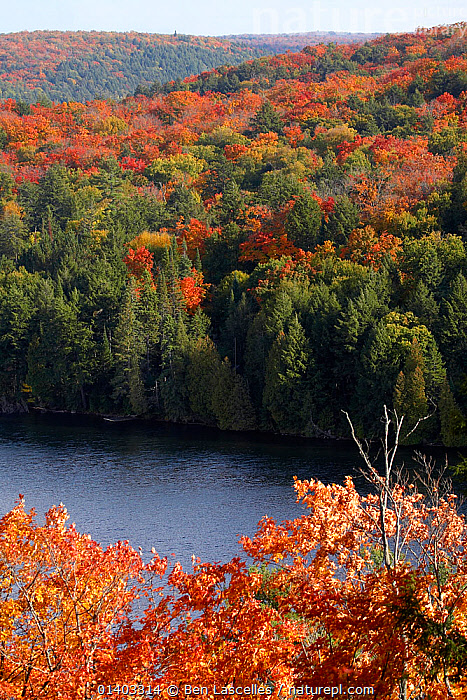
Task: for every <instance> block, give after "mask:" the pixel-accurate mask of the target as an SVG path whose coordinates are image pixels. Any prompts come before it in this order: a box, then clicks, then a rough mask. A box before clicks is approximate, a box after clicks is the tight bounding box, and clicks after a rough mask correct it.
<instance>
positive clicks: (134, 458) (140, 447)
mask: <svg viewBox="0 0 467 700" xmlns="http://www.w3.org/2000/svg"><path fill="white" fill-rule="evenodd" d="M409 454H411V452H410V453H409ZM358 464H359V456H358V454H357V450H356V448H355V447H354V445H353V443H352V442H346V441H342V442H329V441H319V440H304V439H299V438H281V437H276V436H271V435H266V434H248V433H240V434H239V433H222V432H220V431H217V430H214V429H212V430H211V429H208V428H203V427H198V426H176V425H167V424H160V423H155V422H154V423H153V422H151V423H149V422H142V421H141V422H140V421H135V422H129V423H107V422H105V421H104V420H102V419H99V418H86V417H85V418H83V417H82V416H80V417H77V416H66V415H40V414H39V415H35V414H34V415H19V416H4V417H3V416H2V417H1V418H0V479H1V485H2V486H1V489H0V512H1V514H2V515H3V514H4V513H6V512H7V511H9V510H11V508H12V507H13V505H14V501H15V499H17V498H18V494H20V493H22V494H24V496H25V500H26V508H27V509H28V510H29V509H30V508H34V509H35V510H36V512H37V516H38V520H39V522H43V516H44V513H45V511H46V510H47V509H48V508H49V507H50V506H51V505H52V504H58V503H60V502H62V503H64V505H65V506H66V508H67V509H68V512H69V514H70V520H71V521H72V522H75V523H76V527H77V529H78V531H80V532H86V533H89V534H90V535H91V537H92V538H93V539H95V540H97V541H98V542H101V543H102V545H103V546H106V545H108V544H110V543H113V542H116V541H117V540H129V542H130V544H131V545H132V546H133V547H135V548H137V547H141V549H142V550H143V555H144V559H145V560H148V559H149V558H150V550H151V547H154V548H155V549H156V551H157V552H158V553H159V554H160V555H161V556H166V555H171V554H173V555H174V557H175V559H176V560H178V561H180V562H181V563H182V565H183V566H190V564H191V556H192V555H193V554H194V555H196V556H199V557H200V558H201V559H202V561H222V562H223V561H227V560H228V559H230V558H231V557H233V556H236V555H239V554H242V549H241V547H240V545H239V544H238V538H239V536H240V535H243V534H244V535H249V536H252V535H253V534H254V533H255V531H256V526H257V523H258V521H259V520H260V519H261V518H262V517H263V516H264V515H268V516H271V517H273V518H274V519H276V521H282V520H285V519H291V518H294V517H297V516H299V515H300V514H301V513H303V512H304V509H303V507H302V506H300V505H299V504H297V503H296V502H295V492H294V491H293V488H292V484H293V476H294V475H296V476H298V477H299V478H300V479H309V478H315V479H320V480H321V481H323V482H324V483H329V482H333V481H334V482H342V480H343V478H344V477H345V476H346V475H347V474H350V475H353V476H355V466H356V465H358ZM357 484H358V487H359V489H360V490H361V491H362V492H366V491H367V485H366V483H365V482H364V481H363V480H362V479H361V478H359V479H358V480H357Z"/></svg>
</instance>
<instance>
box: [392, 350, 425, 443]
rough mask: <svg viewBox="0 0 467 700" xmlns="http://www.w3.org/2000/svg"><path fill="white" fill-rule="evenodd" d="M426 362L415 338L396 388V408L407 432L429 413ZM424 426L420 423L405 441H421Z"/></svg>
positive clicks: (398, 377)
mask: <svg viewBox="0 0 467 700" xmlns="http://www.w3.org/2000/svg"><path fill="white" fill-rule="evenodd" d="M424 364H425V363H424V360H423V356H422V353H421V351H420V346H419V344H418V342H417V340H416V339H415V338H414V340H413V341H412V345H411V347H410V350H409V355H408V357H407V359H406V361H405V365H404V369H403V370H401V371H400V372H399V374H398V376H397V380H396V386H395V389H394V402H393V403H394V408H395V410H396V411H397V414H398V415H399V416H404V432H405V433H406V434H407V433H408V432H410V431H412V429H413V428H414V427H415V425H416V423H417V421H419V420H421V419H422V418H425V417H426V416H427V415H428V401H427V397H426V393H425V379H424V377H423V369H424ZM423 427H424V426H422V425H420V427H419V428H417V430H416V431H415V432H414V433H412V435H411V436H410V438H408V439H406V440H405V441H404V442H405V443H406V444H415V443H417V442H420V439H421V437H422V435H423V432H424V431H423Z"/></svg>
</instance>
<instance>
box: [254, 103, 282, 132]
mask: <svg viewBox="0 0 467 700" xmlns="http://www.w3.org/2000/svg"><path fill="white" fill-rule="evenodd" d="M270 131H274V132H276V134H280V133H282V121H281V118H280V117H279V115H278V114H277V112H276V110H275V108H274V106H273V105H272V104H271V102H269V100H266V101H265V102H264V103H263V104H262V105H261V107H260V108H259V110H258V111H257V112H256V114H255V116H254V117H253V119H252V122H251V132H252V134H267V133H269V132H270Z"/></svg>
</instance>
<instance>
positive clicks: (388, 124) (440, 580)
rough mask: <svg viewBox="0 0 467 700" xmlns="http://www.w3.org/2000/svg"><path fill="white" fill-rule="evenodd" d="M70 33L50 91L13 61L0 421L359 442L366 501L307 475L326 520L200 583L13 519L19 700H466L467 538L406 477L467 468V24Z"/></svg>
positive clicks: (6, 145) (51, 517) (59, 511)
mask: <svg viewBox="0 0 467 700" xmlns="http://www.w3.org/2000/svg"><path fill="white" fill-rule="evenodd" d="M26 34H27V33H26ZM36 34H37V35H36ZM56 34H57V36H56V37H55V39H54V42H53V43H50V44H49V45H48V47H47V48H46V47H45V46H44V45H43V44H42V49H41V33H34V36H33V35H30V36H29V38H28V39H27V40H28V41H34V42H36V44H35V49H34V51H36V53H37V52H38V55H39V54H40V51H41V50H42V51H43V53H44V56H45V57H46V59H47V60H45V59H44V60H45V63H44V64H43V71H42V74H41V75H39V74H36V73H35V72H34V70H33V69H32V68H31V66H30V62H28V61H27V60H26V59H24V61H23V59H22V54H21V51H18V49H17V48H14V49H13V50H12V51H11V55H10V54H9V53H8V51H9V50H10V49H8V46H9V44H8V41H7V39H6V38H5V37H6V36H7V35H4V37H3V39H2V40H1V41H0V46H1V47H2V48H1V51H2V52H3V53H2V55H1V56H0V62H2V66H3V68H2V70H3V71H4V72H3V73H2V74H1V75H0V95H1V96H2V102H1V103H0V207H1V214H0V408H1V409H2V410H3V411H5V412H8V411H27V410H33V409H43V410H51V411H67V412H78V413H91V414H99V415H105V416H139V417H143V418H151V419H156V420H160V421H171V422H177V423H195V424H204V425H207V426H212V427H216V428H219V429H221V430H230V431H255V430H256V431H269V432H274V433H278V434H282V435H296V436H303V437H307V438H313V437H315V438H316V437H317V438H329V439H337V438H348V437H349V436H350V434H351V432H352V431H353V436H354V440H355V442H356V443H357V445H358V446H359V449H360V452H361V456H362V457H363V460H362V465H363V467H362V468H363V469H364V473H365V475H366V478H367V480H368V481H369V482H370V484H371V486H369V490H371V494H370V495H368V496H366V497H363V496H361V495H359V493H358V492H357V491H356V489H355V486H354V483H353V481H352V479H351V478H350V477H349V478H348V479H347V480H346V482H345V483H344V484H342V485H331V486H323V484H321V483H320V482H318V481H315V480H313V479H310V481H306V482H303V481H297V482H296V485H295V486H296V490H297V496H298V497H299V498H300V499H301V500H302V502H303V504H304V506H305V507H306V509H307V510H306V515H304V516H303V517H302V518H300V519H298V520H295V521H291V522H288V523H285V524H282V525H278V524H276V523H275V522H274V521H272V520H271V519H268V518H265V519H264V520H263V521H262V522H261V523H260V525H259V529H258V532H257V534H256V535H255V536H254V537H253V538H248V537H245V538H244V539H243V545H244V548H245V551H246V553H247V554H248V555H249V556H250V557H251V558H252V561H254V562H255V566H254V567H253V568H248V567H247V566H246V564H244V563H243V562H241V561H240V560H233V561H231V562H229V563H223V564H218V563H213V564H204V563H201V562H199V561H195V562H194V572H193V573H192V574H188V573H186V572H184V571H182V570H181V568H180V567H177V566H175V568H173V569H171V570H169V569H170V567H168V565H167V562H166V561H165V560H161V559H159V557H158V556H157V555H156V554H155V553H154V559H153V560H152V561H151V562H150V563H143V561H142V559H141V557H140V555H139V554H138V553H137V552H136V551H135V550H134V549H132V548H131V546H130V545H129V544H128V543H118V544H117V545H115V546H114V547H110V548H108V549H107V550H104V549H102V548H101V547H100V545H98V544H97V543H96V542H94V541H93V540H91V539H90V537H88V536H84V535H81V534H79V533H77V532H76V529H74V527H73V526H71V527H70V526H68V525H66V519H67V515H66V511H65V510H64V508H63V507H57V508H55V507H54V508H53V509H51V511H49V513H48V515H47V520H46V524H45V525H39V524H38V523H37V522H36V520H35V517H34V514H30V513H28V512H27V511H26V510H25V507H24V503H23V502H22V501H19V502H18V504H17V505H16V506H15V508H14V509H13V510H12V511H11V512H10V513H8V514H7V515H6V516H4V518H2V520H1V521H0V553H1V558H0V591H1V592H2V597H0V697H1V698H8V700H10V699H13V698H15V699H16V698H21V697H26V698H31V699H32V698H66V699H67V700H68V699H70V700H71V698H86V699H87V700H90V699H91V698H97V697H101V696H104V695H106V694H107V695H110V694H111V692H110V693H108V692H107V690H106V688H108V687H110V686H112V685H115V684H117V685H119V687H123V686H122V684H126V687H127V688H130V689H131V688H133V691H134V692H131V691H129V690H127V691H126V692H125V693H124V692H123V691H121V692H120V690H119V691H117V694H127V695H128V694H133V695H136V696H137V695H141V696H142V695H148V690H147V689H148V687H149V686H152V687H157V688H158V690H157V691H156V690H152V691H151V692H153V693H155V695H154V697H156V696H157V695H159V694H160V695H164V693H165V692H166V691H165V689H166V688H167V686H168V685H169V684H170V683H175V684H181V683H182V682H183V683H184V684H190V687H191V685H197V684H198V685H200V686H206V687H209V688H211V689H212V688H213V687H214V684H216V683H217V685H218V687H219V688H220V687H230V686H231V685H232V684H233V686H239V687H240V686H241V687H243V688H244V687H247V686H248V687H253V686H254V687H255V688H256V691H255V693H253V692H251V691H248V692H247V693H246V694H264V695H270V696H272V697H274V698H278V699H279V698H285V697H287V695H288V693H287V692H286V690H285V689H286V688H289V687H290V688H293V687H295V688H297V687H298V688H304V687H305V686H306V685H307V684H308V685H312V686H313V687H317V686H322V687H325V686H326V687H327V686H329V687H331V686H332V687H338V688H341V689H342V688H350V687H351V686H352V687H359V688H363V687H368V688H369V687H371V688H373V693H372V697H377V698H380V699H388V700H389V699H391V700H392V699H393V700H396V699H397V700H408V698H413V699H414V700H422V699H427V700H428V698H430V699H431V700H442V699H445V698H448V697H453V698H462V697H465V695H464V694H465V692H466V688H467V670H466V669H467V607H466V596H465V590H466V581H467V561H466V559H465V546H466V544H467V524H466V522H465V520H464V519H463V517H462V516H461V515H460V514H459V512H458V509H457V506H456V500H455V497H454V496H452V495H451V494H450V492H449V490H446V491H444V490H443V487H442V484H441V482H440V481H439V479H438V478H437V476H436V473H435V470H434V468H433V465H432V463H431V462H430V461H429V460H428V459H426V458H423V457H421V456H419V461H420V465H419V467H420V482H419V483H418V485H417V483H409V482H408V481H407V482H405V481H404V480H403V478H402V477H400V478H398V479H395V478H394V476H395V467H394V464H393V459H394V454H395V449H396V444H397V442H400V443H401V444H403V445H416V446H420V445H433V444H435V445H442V446H445V447H454V448H460V449H462V447H465V446H466V445H467V369H466V367H467V365H466V352H467V256H466V245H467V24H462V23H461V24H458V25H453V26H449V27H437V28H434V29H431V30H420V31H417V32H414V33H411V34H397V35H385V36H379V37H376V38H373V39H371V40H369V41H366V42H363V41H361V42H360V43H358V42H357V43H356V41H355V38H353V39H351V38H349V37H347V41H346V40H345V37H344V39H342V41H344V43H338V42H337V39H336V41H333V42H331V43H316V42H314V43H312V44H310V45H308V46H306V47H304V48H303V49H302V50H300V51H296V52H291V51H286V49H287V48H289V46H287V45H284V43H280V42H281V41H282V42H284V41H285V39H280V38H278V37H276V38H275V39H271V42H272V44H273V45H274V46H276V47H277V51H275V52H273V51H271V50H270V48H271V47H270V45H269V44H264V42H263V44H261V43H257V44H256V45H254V44H253V43H252V41H247V40H246V39H245V40H244V41H243V42H242V41H240V39H239V40H238V41H237V40H236V41H233V38H232V37H230V38H226V39H219V40H217V39H215V40H214V39H206V38H204V39H203V38H199V41H196V42H195V41H192V38H190V40H188V39H187V38H185V39H187V40H186V41H185V40H184V39H183V37H176V36H174V37H169V38H166V39H165V40H164V41H162V40H158V41H157V42H156V43H154V44H151V43H150V42H149V40H148V39H147V37H146V35H136V34H135V35H134V36H132V35H130V34H128V35H125V37H126V38H125V41H124V42H122V43H121V44H119V43H118V42H116V41H114V40H113V39H112V37H110V38H111V39H112V41H113V43H112V41H110V43H109V44H106V43H105V41H104V40H102V39H100V38H99V36H100V35H99V34H97V33H96V36H95V37H94V38H93V42H94V43H93V44H91V43H90V44H88V45H87V49H86V50H87V51H88V54H86V55H84V54H80V49H79V43H80V42H84V43H86V41H85V39H84V38H83V37H80V36H79V33H77V34H76V35H71V33H70V36H69V37H68V39H67V42H68V44H66V45H65V48H64V47H63V45H61V43H60V42H61V39H60V37H59V36H58V35H59V33H58V32H57V33H56ZM92 35H93V33H91V37H92ZM148 36H149V35H148ZM114 38H115V37H114ZM330 38H332V37H327V40H329V39H330ZM107 39H108V37H107ZM107 39H106V41H107ZM340 40H341V39H339V41H340ZM2 42H3V43H2ZM11 42H13V39H11ZM138 42H140V43H138ZM26 43H27V42H26V39H24V38H23V40H22V41H21V42H20V43H19V46H20V47H24V45H25V44H26ZM140 44H141V46H143V45H144V51H143V48H141V52H140V53H138V51H139V48H138V47H139V46H140ZM11 45H13V44H11ZM15 46H16V47H17V46H18V44H15ZM69 46H72V47H73V51H74V53H72V59H70V60H68V59H67V62H63V61H64V58H63V57H64V56H65V55H66V56H69V55H70V54H69V53H67V48H68V47H69ZM109 46H110V47H112V48H111V49H110V48H109ZM265 46H266V48H265ZM125 47H126V48H125ZM135 47H137V48H136V49H135ZM91 48H92V50H93V51H98V55H99V56H100V57H101V58H102V57H105V61H104V63H105V66H104V67H105V69H106V71H107V69H109V70H108V71H107V72H105V75H104V68H103V67H102V66H103V65H104V63H102V65H101V64H99V62H98V61H96V60H95V55H94V54H92V52H91V53H89V51H90V49H91ZM7 49H8V50H7ZM156 49H157V50H156ZM266 49H268V50H269V52H270V53H275V55H271V56H264V55H261V54H263V53H265V51H266ZM278 51H286V52H284V53H278ZM206 52H208V53H209V60H208V58H206V56H207V53H206ZM143 54H144V55H143ZM172 54H173V56H174V57H175V58H176V60H177V61H179V62H180V65H181V64H182V63H183V64H184V68H183V69H182V68H181V67H180V66H178V67H177V65H175V64H174V63H173V64H171V63H170V62H171V61H172ZM124 55H125V56H126V59H125V61H123V58H122V57H123V56H124ZM11 56H14V57H15V60H16V64H14V66H13V63H12V61H13V59H12V58H11ZM73 56H74V58H73ZM93 57H94V58H93ZM129 57H130V58H131V60H130V58H129ZM161 57H162V58H161ZM143 58H144V60H143ZM175 58H174V61H175ZM156 59H157V61H158V62H159V63H160V65H162V66H163V70H162V69H161V70H159V71H158V72H157V73H156V70H155V68H154V66H155V62H156ZM162 59H163V60H162ZM92 60H94V64H93V65H94V66H95V71H94V73H93V75H92V79H93V80H95V85H94V86H91V87H90V86H89V85H88V86H87V87H83V86H82V85H81V84H80V79H81V76H82V74H84V73H83V71H85V70H86V65H87V64H86V61H91V62H92ZM99 60H100V59H99ZM8 62H10V63H8ZM65 63H66V65H65ZM169 64H170V66H169ZM221 64H222V65H221ZM215 65H217V66H221V67H217V68H214V66H215ZM8 66H10V68H8ZM11 66H13V68H11ZM96 66H97V67H96ZM99 66H100V67H99ZM109 66H110V68H109ZM187 66H188V67H189V70H188V69H187ZM136 67H137V68H138V70H136ZM183 75H184V76H185V77H183ZM41 81H42V82H41ZM119 81H121V82H122V83H125V84H124V86H119ZM9 90H10V91H11V90H13V92H10V93H9V92H8V91H9ZM15 91H16V92H15ZM106 91H110V92H112V91H113V92H112V97H108V99H104V97H107V94H106ZM38 95H39V97H38ZM96 95H102V97H96ZM382 416H383V419H382ZM402 416H403V421H402V422H401V417H402ZM385 431H386V432H385ZM364 437H365V438H367V439H379V438H381V437H382V438H383V444H384V449H383V454H384V455H385V456H386V462H385V471H384V473H383V475H382V476H381V475H380V473H379V471H378V467H377V466H375V462H374V461H373V459H372V457H371V456H370V453H368V452H367V451H366V449H367V448H366V446H365V445H366V443H365V442H364V440H363V438H364ZM384 440H386V442H385V443H384ZM394 440H395V442H394ZM168 590H170V591H171V592H170V593H168V592H167V591H168ZM18 592H19V593H18ZM141 600H143V601H145V602H144V606H145V612H144V614H143V615H142V616H140V617H139V619H138V621H137V622H136V623H135V618H134V615H133V617H132V610H133V606H134V605H136V607H138V605H141ZM138 601H139V602H138ZM144 606H143V607H144ZM180 687H181V686H180ZM98 688H100V690H97V689H98ZM258 688H259V689H260V690H258ZM114 692H115V691H114ZM183 692H185V691H183ZM183 692H180V696H181V697H185V696H186V697H188V695H189V694H190V693H186V694H185V695H183ZM340 692H343V691H342V690H340ZM2 693H3V694H2ZM96 693H97V694H96ZM209 693H211V690H210V691H209ZM224 694H229V692H227V691H226V693H224ZM230 694H235V693H230ZM237 694H242V693H237ZM296 694H306V693H304V692H303V693H300V691H299V692H298V693H296ZM327 694H330V693H327ZM349 694H350V691H349ZM336 695H337V691H336ZM210 697H211V695H210ZM342 697H343V696H342Z"/></svg>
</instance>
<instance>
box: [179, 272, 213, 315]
mask: <svg viewBox="0 0 467 700" xmlns="http://www.w3.org/2000/svg"><path fill="white" fill-rule="evenodd" d="M208 287H209V285H208V284H206V283H204V282H203V273H202V272H198V271H197V270H195V268H193V269H192V271H191V275H188V276H187V277H183V278H182V279H181V280H180V289H181V291H182V295H183V300H184V302H185V307H186V310H187V311H188V313H189V314H191V315H193V314H194V313H195V311H196V309H197V308H198V306H199V305H200V304H201V302H202V301H203V299H204V297H205V296H206V293H207V289H208Z"/></svg>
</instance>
